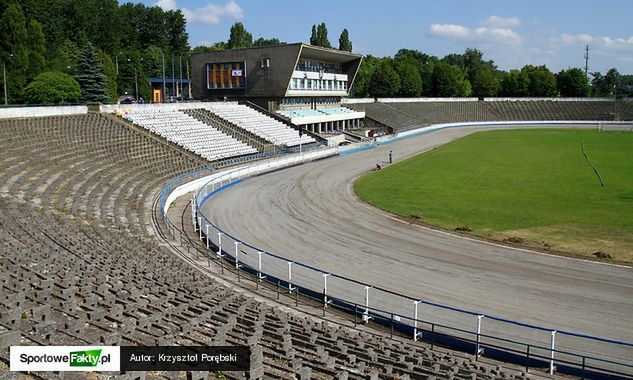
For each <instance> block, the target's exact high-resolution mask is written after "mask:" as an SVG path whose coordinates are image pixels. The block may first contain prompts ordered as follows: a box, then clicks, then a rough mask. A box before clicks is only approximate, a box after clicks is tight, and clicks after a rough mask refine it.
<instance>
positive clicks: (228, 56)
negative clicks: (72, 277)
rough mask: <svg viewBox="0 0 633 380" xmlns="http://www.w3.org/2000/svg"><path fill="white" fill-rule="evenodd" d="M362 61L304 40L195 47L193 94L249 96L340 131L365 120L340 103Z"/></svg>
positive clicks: (319, 129)
mask: <svg viewBox="0 0 633 380" xmlns="http://www.w3.org/2000/svg"><path fill="white" fill-rule="evenodd" d="M361 61H362V56H361V55H358V54H353V53H349V52H346V51H340V50H334V49H326V48H322V47H318V46H312V45H306V44H303V43H294V44H287V45H277V46H263V47H254V48H245V49H233V50H225V51H215V52H209V53H198V54H194V55H193V56H192V58H191V64H192V69H193V74H192V82H193V87H192V95H193V97H194V98H196V99H201V100H218V99H229V100H238V101H248V102H251V103H253V104H256V105H257V106H259V107H262V108H264V109H266V110H267V111H269V112H272V113H275V114H276V115H277V116H278V117H282V118H284V119H286V120H287V121H290V122H291V123H293V124H295V125H298V126H302V127H303V128H305V129H306V130H308V131H310V132H313V133H318V134H329V133H338V132H340V131H344V130H347V129H354V128H359V127H362V126H363V119H364V117H365V113H364V112H359V111H355V110H352V109H349V108H346V107H343V106H341V99H342V98H346V97H348V96H349V94H350V89H351V88H352V85H353V83H354V78H355V77H356V74H357V72H358V68H359V67H360V64H361Z"/></svg>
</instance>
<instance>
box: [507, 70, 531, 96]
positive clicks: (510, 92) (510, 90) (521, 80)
mask: <svg viewBox="0 0 633 380" xmlns="http://www.w3.org/2000/svg"><path fill="white" fill-rule="evenodd" d="M529 82H530V80H529V78H528V75H527V73H525V72H523V71H521V70H511V71H510V72H509V73H507V74H505V75H504V76H503V78H502V79H501V95H503V96H511V97H523V96H529V95H530V90H529V88H528V85H529Z"/></svg>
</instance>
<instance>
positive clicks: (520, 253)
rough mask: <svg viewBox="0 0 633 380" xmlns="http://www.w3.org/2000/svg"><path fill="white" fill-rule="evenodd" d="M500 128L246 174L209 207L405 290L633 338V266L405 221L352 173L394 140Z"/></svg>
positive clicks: (297, 251) (333, 264)
mask: <svg viewBox="0 0 633 380" xmlns="http://www.w3.org/2000/svg"><path fill="white" fill-rule="evenodd" d="M516 127H517V126H513V127H509V128H516ZM493 128H495V129H499V128H506V127H498V126H497V127H492V128H491V127H476V128H474V127H469V128H454V129H445V130H441V131H436V132H433V133H430V134H426V135H422V136H418V137H413V138H410V139H405V140H401V141H397V142H394V143H392V144H389V145H385V146H379V147H377V148H375V149H370V150H366V151H363V152H358V153H355V154H351V155H347V156H337V157H334V158H330V159H326V160H322V161H317V162H313V163H308V164H304V165H301V166H297V167H293V168H288V169H284V170H280V171H277V172H274V173H269V174H266V175H263V176H258V177H254V178H250V179H248V180H246V181H244V182H242V183H240V184H238V185H236V186H234V187H232V188H231V189H230V190H227V191H224V192H221V193H220V194H218V195H216V196H215V197H213V198H211V199H210V200H209V201H208V202H207V203H206V204H205V205H204V207H203V212H204V214H205V215H207V216H208V217H210V219H211V220H213V221H214V222H215V223H216V224H217V225H218V226H220V227H221V228H223V229H224V230H225V231H227V232H228V233H231V234H233V235H234V236H239V237H240V238H241V239H242V240H243V241H245V242H248V243H250V244H253V245H255V246H258V247H260V248H262V249H266V250H268V251H270V252H274V253H276V254H279V255H282V256H285V257H288V258H291V259H294V260H296V261H300V262H303V263H306V264H309V265H313V266H316V267H318V268H321V269H324V270H327V271H331V272H334V273H337V274H339V275H343V276H347V277H350V278H353V279H357V280H359V281H364V282H368V283H371V284H374V285H377V286H381V287H383V288H386V289H391V290H393V291H396V292H398V293H402V294H405V295H409V296H413V297H420V298H423V299H425V300H431V301H435V302H440V303H443V304H446V305H451V306H455V307H459V308H463V309H468V310H475V311H478V312H482V313H485V314H488V315H496V316H499V317H503V318H508V319H512V320H518V321H522V322H525V323H531V324H535V325H539V326H546V327H551V328H554V329H560V330H568V331H576V332H582V333H586V334H590V335H596V336H602V337H607V338H611V339H618V340H625V341H629V342H630V341H633V319H632V318H631V315H633V297H631V296H632V295H633V268H631V267H625V266H616V265H606V264H601V263H595V262H590V261H583V260H576V259H568V258H563V257H556V256H551V255H545V254H538V253H534V252H528V251H525V250H519V249H514V248H510V247H505V246H501V245H495V244H490V243H487V242H482V241H478V240H475V239H468V238H463V237H459V236H456V235H452V234H447V233H445V232H441V231H436V230H432V229H428V228H424V227H420V226H415V225H409V224H407V223H403V222H401V221H398V220H396V219H395V218H392V217H391V216H389V215H387V214H385V213H383V212H381V211H380V210H377V209H375V208H373V207H371V206H368V205H366V204H365V203H363V202H361V201H359V200H358V199H357V198H356V196H355V195H354V192H353V188H352V183H353V180H354V179H355V178H356V177H357V176H359V175H362V174H364V173H366V172H367V171H368V170H369V169H371V168H373V167H374V166H375V165H376V163H381V162H385V161H386V159H387V157H388V152H389V150H393V151H394V158H395V161H399V160H401V159H403V158H405V157H408V156H411V155H413V154H417V153H420V152H423V151H425V150H428V149H432V148H434V147H437V146H439V145H442V144H445V143H447V142H449V141H452V140H455V139H457V138H460V137H463V136H465V135H468V134H471V133H474V132H476V131H482V130H490V129H493ZM557 128H560V126H557Z"/></svg>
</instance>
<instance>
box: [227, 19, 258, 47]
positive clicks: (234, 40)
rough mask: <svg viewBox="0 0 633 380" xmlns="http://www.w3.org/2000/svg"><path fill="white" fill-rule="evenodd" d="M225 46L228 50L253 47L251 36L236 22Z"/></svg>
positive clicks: (242, 25)
mask: <svg viewBox="0 0 633 380" xmlns="http://www.w3.org/2000/svg"><path fill="white" fill-rule="evenodd" d="M227 46H228V48H229V49H239V48H246V47H251V46H253V35H252V34H250V33H249V32H248V31H247V30H246V28H244V24H242V23H241V22H236V23H235V24H233V26H232V27H231V34H230V36H229V40H228V42H227Z"/></svg>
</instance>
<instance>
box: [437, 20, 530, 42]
mask: <svg viewBox="0 0 633 380" xmlns="http://www.w3.org/2000/svg"><path fill="white" fill-rule="evenodd" d="M428 33H429V35H431V36H433V37H439V38H450V39H454V40H459V41H466V42H484V43H485V42H490V43H505V44H518V43H519V42H521V37H520V36H519V34H518V33H516V32H515V31H513V30H512V29H509V28H492V27H485V26H480V27H477V28H474V29H470V28H468V27H465V26H463V25H457V24H431V26H430V27H429V31H428Z"/></svg>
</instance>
